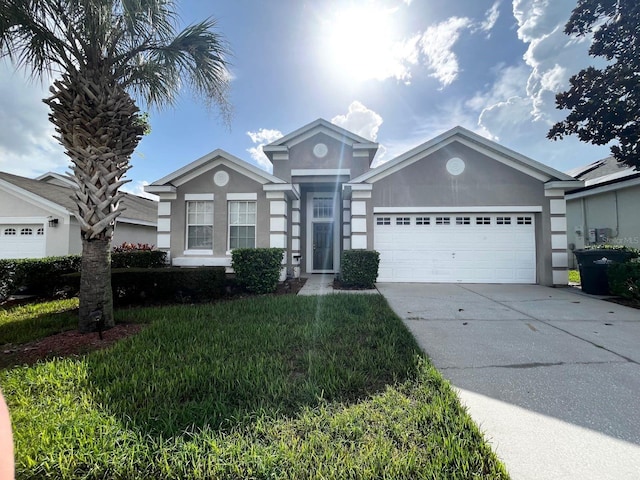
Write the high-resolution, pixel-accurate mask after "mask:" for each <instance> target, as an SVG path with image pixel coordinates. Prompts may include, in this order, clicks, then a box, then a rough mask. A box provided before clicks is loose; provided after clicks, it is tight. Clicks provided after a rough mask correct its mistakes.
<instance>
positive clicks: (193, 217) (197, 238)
mask: <svg viewBox="0 0 640 480" xmlns="http://www.w3.org/2000/svg"><path fill="white" fill-rule="evenodd" d="M187 249H188V250H213V202H212V201H208V200H203V201H200V200H199V201H189V202H187Z"/></svg>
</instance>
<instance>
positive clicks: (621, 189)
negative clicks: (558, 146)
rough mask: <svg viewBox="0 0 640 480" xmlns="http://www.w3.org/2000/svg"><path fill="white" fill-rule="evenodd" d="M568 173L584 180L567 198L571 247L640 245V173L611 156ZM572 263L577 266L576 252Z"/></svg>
mask: <svg viewBox="0 0 640 480" xmlns="http://www.w3.org/2000/svg"><path fill="white" fill-rule="evenodd" d="M568 173H569V174H570V175H572V176H573V177H575V178H577V179H579V180H582V181H584V187H582V188H579V189H577V190H572V191H570V192H568V193H567V197H566V198H567V222H568V231H567V236H568V241H569V250H570V251H571V250H574V249H580V248H584V247H585V246H587V245H597V244H603V243H606V244H613V245H624V246H627V247H633V248H640V214H639V213H638V207H639V206H640V172H638V171H637V170H635V169H633V168H630V167H627V166H626V165H623V164H621V163H618V162H617V161H616V160H615V159H614V158H613V157H608V158H605V159H603V160H599V161H597V162H594V163H591V164H589V165H586V166H584V167H580V168H577V169H575V170H572V171H571V172H568ZM569 264H570V266H572V267H574V266H575V265H576V262H575V257H574V256H573V255H570V261H569Z"/></svg>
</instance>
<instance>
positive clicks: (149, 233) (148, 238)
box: [111, 222, 156, 246]
mask: <svg viewBox="0 0 640 480" xmlns="http://www.w3.org/2000/svg"><path fill="white" fill-rule="evenodd" d="M124 242H127V243H148V244H149V245H155V244H156V227H155V226H153V227H148V226H145V225H135V224H132V223H121V222H118V223H117V224H116V228H115V231H114V233H113V239H112V240H111V244H112V245H113V246H117V245H122V244H123V243H124Z"/></svg>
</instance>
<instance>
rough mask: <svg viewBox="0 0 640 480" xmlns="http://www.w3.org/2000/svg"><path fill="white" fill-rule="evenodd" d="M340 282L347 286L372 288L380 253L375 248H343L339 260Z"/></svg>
mask: <svg viewBox="0 0 640 480" xmlns="http://www.w3.org/2000/svg"><path fill="white" fill-rule="evenodd" d="M340 265H341V269H342V271H341V275H340V282H341V283H342V285H343V286H345V287H347V288H374V284H375V283H376V279H377V278H378V266H379V265H380V253H379V252H377V251H375V250H345V251H343V252H342V258H341V260H340Z"/></svg>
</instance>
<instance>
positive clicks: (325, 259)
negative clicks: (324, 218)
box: [313, 222, 333, 270]
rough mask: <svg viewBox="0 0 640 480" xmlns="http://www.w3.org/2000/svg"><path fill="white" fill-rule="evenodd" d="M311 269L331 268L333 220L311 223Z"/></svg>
mask: <svg viewBox="0 0 640 480" xmlns="http://www.w3.org/2000/svg"><path fill="white" fill-rule="evenodd" d="M313 269H314V270H333V222H314V223H313Z"/></svg>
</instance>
